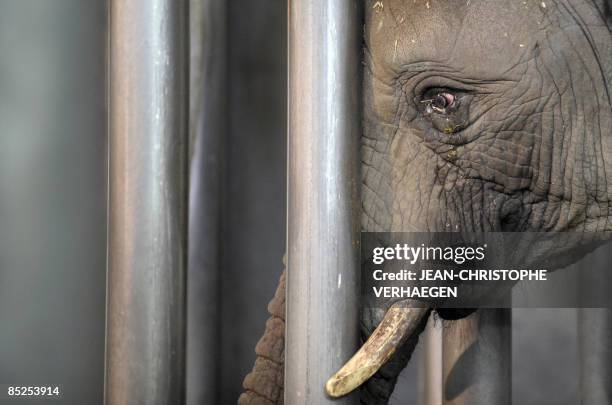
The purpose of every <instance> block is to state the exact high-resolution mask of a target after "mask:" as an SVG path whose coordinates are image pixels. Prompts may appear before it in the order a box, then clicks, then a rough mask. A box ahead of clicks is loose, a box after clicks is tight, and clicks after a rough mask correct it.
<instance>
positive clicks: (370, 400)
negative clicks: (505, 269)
mask: <svg viewBox="0 0 612 405" xmlns="http://www.w3.org/2000/svg"><path fill="white" fill-rule="evenodd" d="M365 3H366V4H365V9H366V15H365V30H364V34H365V38H364V40H365V52H364V59H365V66H364V84H363V97H364V135H363V142H362V175H363V187H362V200H363V221H362V229H363V230H365V231H376V232H381V231H395V232H400V231H457V230H463V231H579V232H582V231H586V232H593V231H612V221H611V220H610V217H611V214H612V205H611V201H612V138H611V136H612V133H611V128H612V102H611V93H612V86H611V85H610V83H612V34H611V31H610V26H611V24H610V17H608V16H606V12H608V13H609V6H607V5H605V4H604V2H603V0H599V1H592V0H559V1H552V0H544V1H540V0H538V1H534V0H525V1H523V0H445V1H442V0H429V1H426V0H383V1H380V2H377V1H373V0H369V1H366V2H365ZM432 88H440V89H442V90H443V91H446V90H450V92H451V93H452V94H456V95H457V96H458V97H460V98H461V97H463V99H462V107H465V106H467V107H468V108H466V109H465V110H464V111H462V112H460V113H462V114H463V115H464V116H467V120H466V121H465V122H463V125H462V126H461V127H459V128H455V132H454V133H452V134H445V133H444V131H443V128H442V127H441V126H440V122H441V120H442V121H444V118H445V117H444V116H443V115H441V116H440V115H439V116H432V115H428V114H427V113H426V112H425V111H424V109H423V106H424V103H421V101H422V100H423V99H424V98H427V97H426V96H427V94H425V93H427V91H428V89H432ZM436 91H437V90H436ZM424 94H425V95H424ZM468 110H469V111H468ZM549 249H551V251H550V252H546V254H550V255H555V254H561V253H563V252H555V251H554V248H549ZM540 253H541V252H540ZM382 315H383V313H382V312H380V313H379V312H376V313H366V314H365V315H364V318H363V319H362V324H363V325H364V332H365V334H366V335H367V334H368V333H370V332H371V331H372V330H373V329H374V328H375V326H376V325H377V323H378V322H379V321H380V319H381V317H382ZM444 315H446V316H449V317H452V316H453V314H452V313H446V314H444ZM418 332H419V331H417V333H415V334H414V335H413V337H412V338H410V339H409V340H408V341H407V343H406V345H405V347H404V348H403V350H400V351H399V352H398V353H397V354H396V356H395V357H394V358H393V359H392V360H390V362H389V363H388V364H387V365H386V366H385V367H383V369H381V370H380V371H379V372H378V373H377V374H376V375H375V376H374V377H372V378H371V379H370V380H369V381H368V382H367V383H366V384H365V387H364V388H363V389H362V402H363V403H366V404H385V403H387V401H388V398H389V395H390V394H391V392H392V390H393V386H394V384H395V379H396V377H397V374H398V373H399V372H400V371H401V369H402V368H403V367H404V366H405V364H406V362H407V361H408V359H409V357H410V354H411V352H412V350H413V348H414V345H415V344H416V343H417V338H418Z"/></svg>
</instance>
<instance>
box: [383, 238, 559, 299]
mask: <svg viewBox="0 0 612 405" xmlns="http://www.w3.org/2000/svg"><path fill="white" fill-rule="evenodd" d="M486 254H487V245H486V244H484V245H482V246H477V247H471V246H470V247H440V246H426V245H425V244H421V245H420V246H410V245H408V244H401V243H398V244H396V245H395V246H393V247H392V246H389V247H380V246H379V247H375V248H374V249H372V263H373V264H374V265H375V266H374V267H373V269H374V270H373V271H372V273H371V276H372V279H373V281H374V283H373V284H374V285H373V286H372V292H373V293H374V295H375V296H376V297H377V298H457V297H458V296H459V287H458V286H459V284H461V283H465V282H497V281H510V282H520V281H524V280H527V281H546V280H547V272H548V271H547V270H544V269H482V268H468V267H467V266H465V267H462V266H461V265H464V264H466V263H468V262H469V263H471V264H473V263H481V262H482V261H483V260H484V259H485V258H486ZM393 261H394V262H398V263H399V264H400V267H399V268H398V267H397V266H392V267H393V268H392V269H391V270H388V269H384V268H383V267H382V265H383V264H385V263H389V262H393ZM435 262H438V263H444V262H446V263H449V262H451V263H453V264H455V265H458V266H459V267H458V268H456V266H447V267H452V268H428V267H427V266H431V265H432V263H435ZM398 263H396V264H398ZM419 263H423V264H424V266H418V265H419ZM402 264H406V265H407V266H409V267H411V268H402V267H401V266H402ZM415 267H416V268H415ZM380 281H392V282H402V284H403V285H377V282H380ZM436 283H437V284H436ZM423 284H428V285H423ZM443 284H444V285H443ZM446 284H451V285H446ZM452 284H454V285H452Z"/></svg>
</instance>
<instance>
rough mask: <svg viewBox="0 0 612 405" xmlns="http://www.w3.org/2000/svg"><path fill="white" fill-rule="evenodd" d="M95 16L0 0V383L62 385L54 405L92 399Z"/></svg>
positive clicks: (79, 3)
mask: <svg viewBox="0 0 612 405" xmlns="http://www.w3.org/2000/svg"><path fill="white" fill-rule="evenodd" d="M105 19H106V11H105V6H104V3H103V2H101V1H94V0H91V1H90V0H53V1H51V0H2V1H0V55H2V56H1V58H0V325H1V326H0V383H3V384H4V383H15V384H26V385H28V384H62V385H63V388H64V391H65V396H64V399H63V400H62V401H61V403H62V404H75V405H82V404H100V403H101V402H102V382H103V365H104V358H103V348H104V291H105V243H106V242H105V240H106V225H105V223H106V163H105V162H106V107H105V99H104V88H105V82H104V77H105V63H106V62H105V50H104V49H105V48H104V43H105V37H104V36H105ZM7 402H8V401H7ZM19 403H21V404H27V403H29V402H28V401H27V400H21V401H19Z"/></svg>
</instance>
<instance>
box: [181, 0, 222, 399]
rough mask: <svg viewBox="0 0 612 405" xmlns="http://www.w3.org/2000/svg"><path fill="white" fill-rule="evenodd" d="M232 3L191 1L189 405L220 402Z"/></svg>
mask: <svg viewBox="0 0 612 405" xmlns="http://www.w3.org/2000/svg"><path fill="white" fill-rule="evenodd" d="M226 7H227V2H226V0H191V1H190V9H189V10H190V13H189V18H190V37H191V41H190V49H191V57H190V59H191V67H190V86H189V88H190V100H191V103H190V117H189V127H190V134H191V136H190V138H191V141H192V142H191V144H192V145H193V149H192V151H191V152H192V153H191V165H190V166H191V167H190V173H191V176H190V198H189V246H193V247H194V248H192V249H190V250H189V259H188V262H189V263H188V280H189V283H188V285H187V360H186V366H187V371H186V377H187V380H186V390H187V404H188V405H200V404H209V403H218V402H219V386H220V378H219V369H218V364H219V360H220V354H219V347H220V343H221V342H220V330H221V325H220V316H219V314H220V312H221V308H220V303H219V300H220V293H219V290H220V285H219V283H220V266H221V243H220V241H221V219H222V215H221V214H222V208H221V207H222V201H223V187H222V184H223V180H222V179H223V174H224V173H223V172H224V171H223V170H222V167H223V163H224V159H223V153H224V148H223V141H224V139H225V133H226V116H227V115H226V97H225V94H226V91H227V88H226V80H225V78H226V74H225V71H226V58H225V56H226V28H227V26H226V25H227V24H226V21H227V15H226Z"/></svg>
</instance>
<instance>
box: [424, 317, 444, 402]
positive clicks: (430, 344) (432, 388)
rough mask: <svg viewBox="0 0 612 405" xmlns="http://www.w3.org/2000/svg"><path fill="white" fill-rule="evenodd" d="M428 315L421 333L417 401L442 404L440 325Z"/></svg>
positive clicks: (442, 370)
mask: <svg viewBox="0 0 612 405" xmlns="http://www.w3.org/2000/svg"><path fill="white" fill-rule="evenodd" d="M438 322H442V321H441V320H436V317H435V316H430V317H429V321H428V322H427V328H426V329H425V332H424V334H423V338H422V340H423V349H422V351H421V358H420V367H419V376H418V378H419V403H420V404H421V405H442V391H443V388H444V377H443V374H444V369H443V367H442V360H443V347H442V337H443V332H442V327H441V326H440V325H436V323H438Z"/></svg>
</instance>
